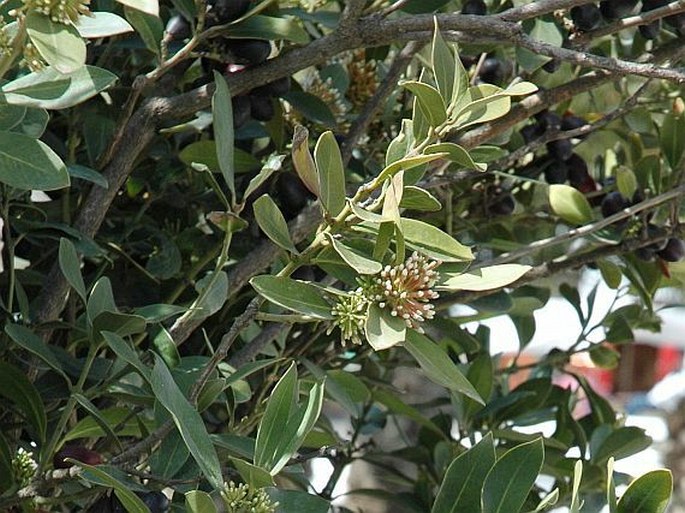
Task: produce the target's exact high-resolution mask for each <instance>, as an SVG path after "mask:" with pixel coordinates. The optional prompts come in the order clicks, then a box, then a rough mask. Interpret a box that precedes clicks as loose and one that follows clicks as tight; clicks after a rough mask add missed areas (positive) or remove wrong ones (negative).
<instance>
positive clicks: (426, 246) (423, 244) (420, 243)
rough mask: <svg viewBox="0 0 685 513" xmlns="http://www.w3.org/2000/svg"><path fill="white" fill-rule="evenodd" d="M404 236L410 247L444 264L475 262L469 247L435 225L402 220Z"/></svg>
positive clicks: (414, 220)
mask: <svg viewBox="0 0 685 513" xmlns="http://www.w3.org/2000/svg"><path fill="white" fill-rule="evenodd" d="M401 226H402V234H403V235H404V238H405V239H406V241H407V244H408V245H409V246H410V247H413V248H415V249H417V250H418V251H420V252H422V253H425V254H426V255H427V256H429V257H431V258H435V259H436V260H441V261H443V262H463V261H465V260H473V253H472V252H471V249H470V248H468V247H467V246H464V245H462V244H461V243H459V242H457V241H456V240H455V239H454V238H453V237H450V236H449V235H448V234H446V233H445V232H443V231H442V230H440V229H439V228H436V227H435V226H433V225H430V224H428V223H424V222H423V221H418V220H416V219H404V218H403V219H402V223H401Z"/></svg>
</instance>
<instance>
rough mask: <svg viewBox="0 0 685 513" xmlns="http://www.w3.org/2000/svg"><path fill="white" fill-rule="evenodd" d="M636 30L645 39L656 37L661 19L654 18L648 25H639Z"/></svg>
mask: <svg viewBox="0 0 685 513" xmlns="http://www.w3.org/2000/svg"><path fill="white" fill-rule="evenodd" d="M638 30H639V31H640V34H641V35H642V37H644V38H645V39H656V38H657V37H659V32H661V20H656V21H654V22H652V23H650V24H648V25H640V26H639V27H638Z"/></svg>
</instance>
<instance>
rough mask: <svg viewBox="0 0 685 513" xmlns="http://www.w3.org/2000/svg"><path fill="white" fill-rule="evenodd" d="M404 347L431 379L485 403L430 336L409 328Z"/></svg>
mask: <svg viewBox="0 0 685 513" xmlns="http://www.w3.org/2000/svg"><path fill="white" fill-rule="evenodd" d="M404 347H405V348H406V349H407V351H409V353H410V354H411V355H412V356H413V357H414V359H415V360H416V361H417V363H418V364H419V365H420V366H421V368H422V369H423V370H424V372H425V373H426V375H427V376H428V378H429V379H430V380H431V381H433V382H435V383H437V384H438V385H440V386H443V387H445V388H448V389H450V390H453V391H455V392H458V393H460V394H464V395H465V396H466V397H470V398H471V399H473V400H474V401H476V402H477V403H479V404H484V403H483V399H482V398H481V396H480V394H479V393H478V391H477V390H476V389H475V388H474V387H473V385H472V384H471V382H470V381H469V380H468V379H466V377H465V376H464V375H463V374H462V372H461V371H460V370H459V369H458V368H457V366H456V365H455V364H454V362H453V361H452V360H451V359H450V357H449V356H448V355H447V353H445V351H444V350H443V349H442V348H441V347H440V346H439V345H437V344H436V343H435V342H433V341H432V340H430V339H429V338H428V337H426V336H425V335H421V334H420V333H419V332H417V331H415V330H408V331H407V338H406V340H405V341H404Z"/></svg>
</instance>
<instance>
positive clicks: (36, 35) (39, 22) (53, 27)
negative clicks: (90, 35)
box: [26, 11, 86, 73]
mask: <svg viewBox="0 0 685 513" xmlns="http://www.w3.org/2000/svg"><path fill="white" fill-rule="evenodd" d="M26 33H27V34H28V36H29V38H30V39H31V42H32V43H33V44H34V45H35V47H36V49H37V50H38V53H40V55H41V57H43V59H45V61H46V62H47V63H48V64H49V65H50V66H53V67H54V68H55V69H56V70H57V71H59V72H60V73H71V72H73V71H76V70H77V69H79V68H80V67H82V66H84V65H85V64H86V43H85V42H84V41H83V39H81V36H80V35H79V33H78V31H77V30H76V28H75V27H74V26H73V25H65V24H63V23H57V22H54V21H52V20H51V19H50V17H49V16H46V15H45V14H40V13H38V12H37V11H30V12H29V13H28V14H27V15H26Z"/></svg>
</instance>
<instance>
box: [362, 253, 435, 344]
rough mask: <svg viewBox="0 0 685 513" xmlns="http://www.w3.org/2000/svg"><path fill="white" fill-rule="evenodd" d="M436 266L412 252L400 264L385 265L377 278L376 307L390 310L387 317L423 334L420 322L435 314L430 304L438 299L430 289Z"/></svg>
mask: <svg viewBox="0 0 685 513" xmlns="http://www.w3.org/2000/svg"><path fill="white" fill-rule="evenodd" d="M438 265H439V262H437V261H435V260H429V259H428V258H426V257H425V256H424V255H419V254H418V253H417V252H416V251H415V252H414V253H413V254H412V255H411V256H410V257H409V258H408V259H407V260H406V261H405V262H404V263H403V264H400V265H396V266H394V267H390V266H389V265H387V266H385V269H383V270H382V271H381V273H380V276H379V277H378V278H376V285H377V286H378V290H379V292H378V293H377V295H376V298H375V299H376V300H377V301H378V302H379V303H378V306H380V307H381V308H389V309H390V315H392V316H393V317H400V318H402V319H404V322H405V323H406V324H407V327H408V328H413V329H415V330H417V331H418V332H420V333H422V332H423V330H422V328H421V326H420V325H419V323H421V322H423V321H425V320H426V319H432V318H433V316H434V315H435V311H434V310H433V305H432V304H431V303H430V301H431V300H433V299H437V298H438V293H437V292H435V291H434V290H432V287H433V286H434V285H435V282H436V281H437V279H438V272H437V271H436V270H435V268H436V267H437V266H438Z"/></svg>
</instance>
